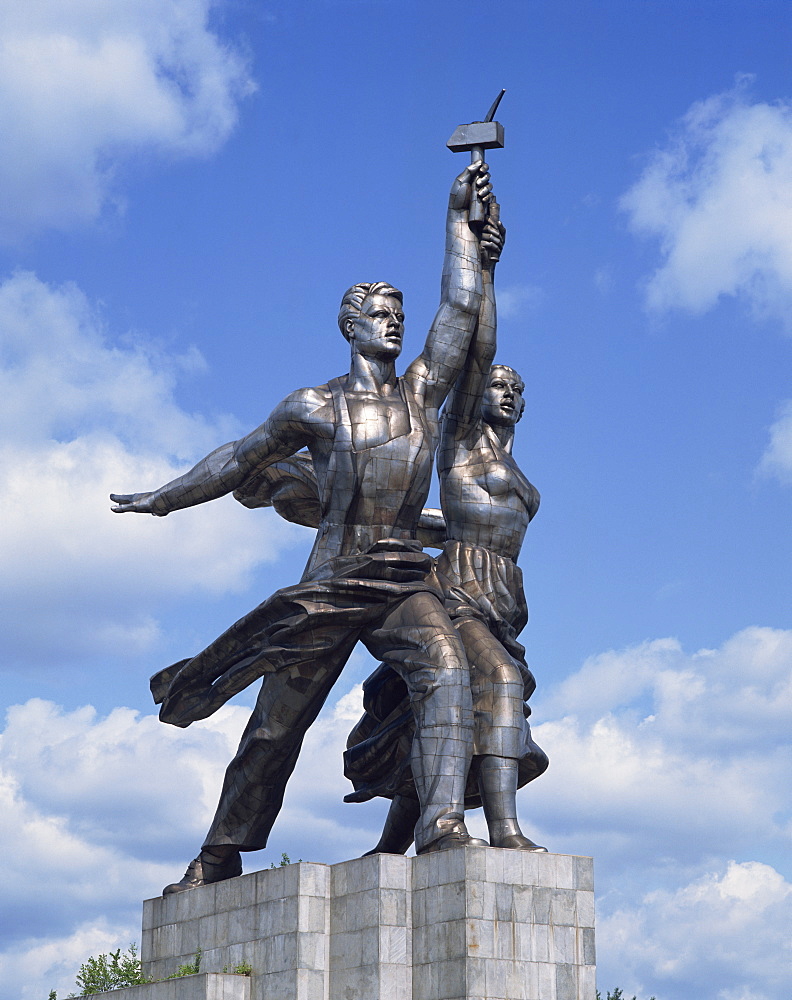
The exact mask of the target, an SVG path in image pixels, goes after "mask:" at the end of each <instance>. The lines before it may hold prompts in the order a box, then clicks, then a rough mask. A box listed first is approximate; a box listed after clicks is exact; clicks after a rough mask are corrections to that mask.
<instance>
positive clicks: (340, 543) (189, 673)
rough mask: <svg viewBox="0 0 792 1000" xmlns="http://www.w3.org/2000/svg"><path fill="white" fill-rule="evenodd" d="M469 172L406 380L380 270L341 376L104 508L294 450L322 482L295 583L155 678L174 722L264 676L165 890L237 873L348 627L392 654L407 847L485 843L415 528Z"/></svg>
mask: <svg viewBox="0 0 792 1000" xmlns="http://www.w3.org/2000/svg"><path fill="white" fill-rule="evenodd" d="M472 185H475V186H476V188H477V191H478V194H479V197H480V198H483V199H487V198H488V197H489V195H490V190H491V188H490V185H489V175H488V173H487V168H486V166H485V165H484V164H481V163H476V164H473V165H471V166H470V167H468V168H467V169H466V170H465V171H464V172H463V173H462V174H461V175H460V176H459V177H458V178H457V179H456V180H455V181H454V184H453V186H452V189H451V195H450V198H449V208H448V216H447V225H446V253H445V262H444V268H443V280H442V294H441V304H440V308H439V310H438V313H437V316H436V317H435V320H434V323H433V324H432V328H431V330H430V332H429V336H428V338H427V341H426V345H425V347H424V350H423V353H422V354H421V355H420V356H419V357H418V358H417V359H416V360H415V361H414V362H413V363H412V364H411V365H410V366H409V368H408V369H407V371H406V373H405V374H404V375H403V376H402V377H400V378H397V376H396V374H395V370H394V363H395V360H396V358H397V357H398V356H399V354H400V352H401V347H402V335H403V329H404V327H403V321H404V315H403V313H402V296H401V293H400V292H399V291H397V290H396V289H394V288H392V287H391V286H389V285H386V284H384V283H379V284H374V285H368V284H361V285H355V286H353V287H352V288H351V289H349V291H348V292H347V293H346V295H345V296H344V299H343V302H342V305H341V312H340V314H339V326H340V327H341V331H342V333H343V334H344V336H345V337H346V339H347V340H348V341H349V343H350V347H351V354H352V357H351V367H350V371H349V374H348V375H347V376H344V377H341V378H338V379H333V380H331V381H330V382H329V383H327V384H326V385H323V386H319V387H317V388H310V389H299V390H297V391H296V392H293V393H291V395H289V396H287V397H286V399H285V400H284V401H283V402H282V403H280V404H279V405H278V406H277V407H276V408H275V410H274V411H273V413H272V414H271V415H270V417H269V418H268V419H267V420H266V421H265V422H264V423H263V424H262V425H261V426H260V427H259V428H257V429H256V430H255V431H253V432H252V433H251V434H249V435H248V436H247V437H245V438H242V439H241V440H240V441H237V442H232V443H231V444H229V445H224V446H222V447H221V448H219V449H217V450H216V451H215V452H212V454H211V455H209V456H207V458H205V459H204V460H203V461H202V462H200V463H199V464H198V465H197V466H195V468H194V469H192V470H191V471H190V472H188V473H186V474H185V475H184V476H181V477H180V478H178V479H176V480H174V481H173V482H172V483H169V484H167V485H166V486H164V487H162V488H161V489H159V490H156V491H154V492H153V493H141V494H133V495H129V496H117V495H112V497H111V499H113V500H115V501H116V503H117V506H116V507H114V508H113V509H114V510H115V511H116V512H117V513H125V512H128V511H133V512H138V513H151V514H156V515H160V516H162V515H165V514H168V513H170V512H171V511H173V510H177V509H179V508H182V507H187V506H191V505H193V504H197V503H203V502H206V501H208V500H212V499H215V498H216V497H219V496H222V495H224V494H226V493H230V492H232V491H233V490H237V489H239V488H240V487H243V486H244V484H245V483H248V482H250V480H251V478H255V476H256V475H258V474H260V473H261V471H262V470H263V469H265V468H266V467H267V466H270V465H272V464H273V463H275V462H277V461H279V460H282V459H285V458H287V457H288V456H291V455H294V454H295V453H296V452H297V451H298V450H299V449H301V448H303V447H307V448H308V449H309V451H310V453H311V458H312V460H313V465H314V469H315V472H316V477H317V482H318V488H319V495H320V507H321V518H322V519H321V524H320V526H319V530H318V532H317V537H316V542H315V544H314V547H313V551H312V553H311V556H310V558H309V560H308V565H307V567H306V570H305V572H304V574H303V578H302V580H301V582H300V583H299V584H297V585H296V586H295V587H289V588H285V589H284V590H281V591H279V592H278V593H276V594H275V595H273V597H271V598H270V599H269V600H267V601H265V602H264V603H263V604H262V605H260V606H259V607H258V608H256V609H255V610H254V611H253V612H251V613H250V614H249V615H247V616H245V618H243V619H241V620H240V621H239V622H237V623H236V624H235V625H234V626H232V627H231V628H230V629H229V630H228V631H227V632H226V633H225V634H224V635H222V636H221V637H220V638H219V639H217V640H216V641H215V642H214V643H212V644H211V645H210V646H209V647H208V648H207V649H206V650H204V651H203V652H202V653H199V654H198V656H196V657H193V658H192V659H189V660H184V661H181V662H180V663H177V664H174V665H173V667H170V668H167V669H166V670H164V671H161V672H160V674H158V675H155V677H154V678H152V691H153V693H154V696H155V700H157V701H158V702H162V709H161V712H160V718H161V719H163V721H166V722H171V723H173V724H174V725H181V726H186V725H189V724H190V722H193V721H195V720H197V719H201V718H206V717H207V716H208V715H210V714H211V713H212V712H213V711H215V710H216V709H217V708H218V707H219V706H220V705H222V704H223V703H224V702H225V701H226V700H227V699H228V698H230V697H231V696H232V695H233V694H235V693H237V692H238V691H240V690H242V689H243V688H244V687H246V686H247V685H248V684H249V683H251V682H252V681H253V680H254V679H256V678H257V677H261V676H262V675H263V676H264V683H263V685H262V689H261V692H260V694H259V697H258V701H257V703H256V707H255V709H254V712H253V715H252V717H251V720H250V723H249V724H248V727H247V729H246V730H245V733H244V734H243V737H242V742H241V744H240V747H239V751H238V753H237V756H236V757H235V758H234V760H233V761H232V762H231V764H230V765H229V768H228V770H227V772H226V778H225V782H224V786H223V791H222V794H221V798H220V804H219V806H218V809H217V813H216V815H215V819H214V821H213V823H212V826H211V828H210V830H209V833H208V834H207V837H206V840H205V841H204V845H203V848H202V851H201V854H200V855H199V856H198V857H197V858H196V859H195V860H194V861H193V862H191V864H190V866H189V867H188V869H187V873H186V874H185V876H184V878H183V879H182V880H181V882H179V883H175V884H174V885H171V886H168V887H167V888H166V890H165V891H166V892H174V891H181V890H183V889H188V888H192V887H193V886H195V885H203V884H204V883H207V882H215V881H220V880H222V879H225V878H230V877H232V876H234V875H238V874H240V872H241V859H240V853H239V852H240V851H242V850H258V849H260V848H262V847H264V846H265V845H266V842H267V836H268V834H269V831H270V829H271V827H272V824H273V823H274V821H275V818H276V816H277V814H278V812H279V810H280V807H281V804H282V801H283V793H284V790H285V786H286V782H287V780H288V778H289V776H290V775H291V772H292V770H293V769H294V766H295V763H296V761H297V757H298V754H299V751H300V747H301V744H302V739H303V737H304V735H305V732H306V731H307V729H308V727H309V726H310V725H311V723H312V722H313V721H314V719H315V718H316V716H317V715H318V713H319V710H320V709H321V707H322V705H323V703H324V701H325V699H326V697H327V695H328V693H329V691H330V688H331V687H332V685H333V684H334V683H335V681H336V680H337V678H338V676H339V674H340V673H341V670H342V669H343V667H344V665H345V663H346V661H347V659H348V658H349V655H350V653H351V652H352V649H353V647H354V645H355V643H356V642H357V640H358V639H360V640H361V641H363V642H364V643H365V644H366V646H367V647H368V649H369V650H370V651H371V652H372V653H373V654H374V655H375V656H377V657H378V658H382V659H388V660H389V662H391V663H393V664H394V665H395V667H396V669H397V670H398V671H399V673H400V674H401V675H402V676H403V677H404V680H405V682H406V683H407V686H408V689H409V691H410V696H411V700H412V705H413V709H414V712H415V722H416V735H415V741H414V747H413V752H412V762H413V773H414V776H415V781H416V787H417V790H418V798H419V802H420V806H421V810H420V817H419V819H418V822H417V824H416V827H415V841H416V848H417V850H419V851H421V852H425V851H429V850H439V849H445V848H448V847H455V846H459V845H464V844H470V843H478V844H480V843H483V842H481V841H474V840H473V839H472V838H470V837H469V835H468V834H467V831H466V829H465V826H464V805H463V799H464V788H465V780H466V776H467V771H468V768H469V765H470V754H471V745H472V708H471V699H470V690H469V685H468V682H467V662H466V659H465V653H464V649H463V648H462V645H461V643H460V641H459V639H458V637H457V635H456V632H455V630H454V628H453V626H452V625H451V623H450V620H449V619H448V616H447V614H446V612H445V611H444V609H443V607H442V603H441V601H440V598H439V596H438V594H437V592H436V591H435V590H433V588H432V586H431V584H428V583H426V582H425V575H426V573H427V571H428V569H429V567H430V560H429V557H428V556H426V555H424V553H423V552H422V551H421V546H420V543H418V542H416V541H415V530H416V526H417V523H418V518H419V516H420V513H421V509H422V507H423V505H424V502H425V500H426V496H427V493H428V489H429V482H430V477H431V469H432V456H433V453H434V450H435V447H436V445H437V440H438V411H439V407H440V406H441V405H442V403H443V401H444V400H445V398H446V396H447V395H448V393H449V391H450V389H451V386H452V385H453V384H454V381H455V379H456V377H457V375H458V374H459V372H460V370H461V368H462V365H463V363H464V360H465V357H466V355H467V350H468V344H469V341H470V337H471V334H472V332H473V329H474V327H475V324H476V317H477V316H478V311H479V305H480V301H481V264H480V259H479V245H478V242H477V240H476V238H475V236H474V234H473V233H472V231H471V230H470V227H469V226H468V218H467V216H468V206H469V204H470V191H471V186H472ZM482 245H483V244H482Z"/></svg>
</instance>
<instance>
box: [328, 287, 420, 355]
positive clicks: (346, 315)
mask: <svg viewBox="0 0 792 1000" xmlns="http://www.w3.org/2000/svg"><path fill="white" fill-rule="evenodd" d="M369 295H392V296H393V298H394V299H398V300H399V302H402V303H403V302H404V296H403V295H402V293H401V292H400V291H399V289H398V288H394V287H393V285H389V284H388V282H387V281H374V282H370V281H361V282H360V284H357V285H353V286H352V287H351V288H348V289H347V290H346V292H344V297H343V299H341V309H340V311H339V313H338V327H339V329H340V330H341V333H343V335H344V338H345V339H346V340H349V334H348V333H347V331H346V324H347V320H350V319H357V318H358V316H359V315H360V312H361V310H362V309H363V302H364V301H365V299H367V298H368V296H369Z"/></svg>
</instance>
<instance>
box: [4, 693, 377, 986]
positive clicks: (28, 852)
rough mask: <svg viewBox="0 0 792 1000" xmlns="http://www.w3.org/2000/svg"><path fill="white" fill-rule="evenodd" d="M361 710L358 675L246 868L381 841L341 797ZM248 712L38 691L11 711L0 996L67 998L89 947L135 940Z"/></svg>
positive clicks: (321, 727) (192, 850)
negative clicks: (78, 704)
mask: <svg viewBox="0 0 792 1000" xmlns="http://www.w3.org/2000/svg"><path fill="white" fill-rule="evenodd" d="M361 710H362V691H361V687H360V685H357V686H355V687H354V688H353V689H352V690H351V691H348V692H346V693H342V694H340V696H339V698H338V700H337V702H336V703H335V704H334V705H331V706H330V707H329V708H328V710H327V712H326V713H324V714H323V715H322V716H321V717H320V719H319V720H318V721H317V723H315V724H314V726H313V727H312V729H311V730H310V732H309V734H308V737H307V738H306V741H305V745H304V748H303V752H302V755H301V759H300V763H299V765H298V769H297V772H296V773H295V775H294V778H293V780H292V781H291V782H290V784H289V789H288V793H287V797H286V803H285V807H284V810H283V813H282V815H281V817H280V818H279V821H278V824H277V826H276V836H277V842H278V845H280V846H277V847H273V848H272V849H271V850H269V851H268V852H267V854H266V855H261V854H254V855H253V856H252V863H251V864H249V866H248V867H249V868H252V869H253V870H255V868H256V867H261V866H262V865H264V864H266V863H267V861H270V860H271V861H275V860H277V859H278V857H279V852H280V851H282V850H288V852H289V853H290V854H291V856H292V858H293V859H296V858H297V857H299V856H303V857H306V858H311V859H312V860H313V859H319V860H325V859H332V860H335V859H341V858H346V857H350V856H355V855H356V854H360V853H362V852H363V851H364V850H366V849H367V848H368V847H370V846H371V845H372V844H373V843H374V842H375V841H376V836H377V833H376V832H374V831H372V830H370V829H369V830H366V828H365V825H364V824H365V821H366V819H368V820H369V821H370V820H371V818H372V813H371V811H366V810H363V809H361V808H360V807H358V808H357V809H356V808H355V807H353V806H344V805H343V804H341V799H342V797H343V795H344V794H345V793H346V792H347V791H348V790H349V784H348V782H346V780H345V779H344V778H343V773H342V762H341V754H342V750H343V747H344V745H345V741H346V736H347V734H348V732H349V730H350V729H351V727H352V725H353V724H354V722H356V721H357V719H358V718H359V715H360V712H361ZM248 714H249V713H248V710H247V709H245V708H242V707H239V706H226V707H225V708H223V709H221V710H220V711H219V712H218V713H217V714H216V715H215V716H213V717H212V718H211V719H208V720H206V721H204V722H201V723H196V724H194V725H192V726H190V727H189V728H187V729H185V730H181V729H176V728H174V727H172V726H165V725H162V723H160V722H159V720H158V719H157V717H156V716H154V715H141V714H140V713H138V712H134V711H132V710H130V709H126V708H117V709H114V710H113V711H112V712H110V713H109V714H108V715H107V716H105V717H99V716H98V715H97V713H96V711H95V710H94V709H93V708H91V707H90V706H86V707H84V708H81V709H78V710H76V711H72V712H65V711H64V710H63V709H61V708H60V707H59V706H57V705H54V704H53V703H51V702H46V701H42V700H41V699H32V700H30V701H28V702H27V703H25V704H24V705H16V706H14V707H12V708H11V709H10V711H9V713H8V717H7V723H6V728H5V731H4V732H3V733H2V735H0V840H2V842H3V849H4V851H5V852H6V855H7V856H8V857H13V859H14V864H13V866H9V867H8V868H7V869H6V871H5V872H4V881H3V893H2V902H0V926H2V927H3V929H4V930H3V943H2V945H1V946H0V983H1V984H2V986H0V1000H17V998H19V997H22V998H23V1000H39V998H40V997H44V996H46V995H47V992H48V991H49V990H50V989H52V988H57V989H58V990H59V991H64V992H63V993H61V995H64V993H65V991H67V990H69V989H71V988H73V986H74V975H75V972H76V970H77V968H78V966H79V965H80V964H81V963H82V962H84V961H85V959H86V958H87V957H88V956H89V955H91V954H94V955H95V954H97V953H99V952H102V951H105V952H106V951H108V950H110V949H115V948H117V947H122V948H123V947H126V945H127V944H128V943H129V942H130V941H138V942H139V941H140V907H141V901H142V900H143V899H145V898H148V897H150V896H153V895H156V894H157V893H159V892H160V891H161V888H162V886H163V885H165V884H166V883H168V882H171V881H173V880H174V879H177V878H179V877H180V876H181V874H182V872H183V871H184V868H185V867H186V865H187V862H188V861H189V860H190V858H192V857H193V856H194V855H195V854H196V853H197V851H198V848H199V846H200V844H201V841H202V839H203V836H204V834H205V832H206V829H207V828H208V826H209V822H210V820H211V818H212V815H213V814H214V809H215V806H216V804H217V796H218V793H219V790H220V787H221V784H222V778H223V773H224V769H225V767H226V765H227V764H228V762H229V760H230V759H231V757H232V756H233V754H234V752H235V750H236V746H237V742H238V740H239V736H240V734H241V732H242V729H243V728H244V725H245V723H246V721H247V717H248ZM65 775H68V780H64V776H65ZM334 807H338V810H340V818H339V817H338V816H334V815H333V810H334ZM338 810H337V811H338ZM361 821H362V822H361ZM31 886H35V892H31Z"/></svg>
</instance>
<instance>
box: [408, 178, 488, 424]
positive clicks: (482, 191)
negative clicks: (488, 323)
mask: <svg viewBox="0 0 792 1000" xmlns="http://www.w3.org/2000/svg"><path fill="white" fill-rule="evenodd" d="M473 184H475V185H476V189H477V191H478V194H479V197H480V198H481V199H482V200H483V201H486V200H487V199H488V198H489V193H490V190H491V188H490V182H489V173H488V170H487V165H486V164H485V163H481V162H480V161H479V162H477V163H473V164H471V165H470V166H469V167H466V168H465V170H464V171H463V172H462V173H461V174H460V175H459V177H457V178H456V180H455V181H454V183H453V185H452V187H451V194H450V196H449V199H448V215H447V217H446V249H445V259H444V263H443V279H442V284H441V294H440V308H439V309H438V311H437V315H436V316H435V318H434V322H433V323H432V326H431V329H430V330H429V335H428V337H427V338H426V344H425V345H424V349H423V352H422V353H421V355H420V357H418V358H416V359H415V361H413V363H412V364H411V365H410V366H409V368H408V369H407V371H406V372H405V375H404V377H405V379H407V380H408V381H410V382H412V383H413V387H414V390H415V391H416V392H420V391H422V390H423V392H424V394H425V395H424V399H425V402H426V405H427V407H439V406H440V405H441V404H442V403H443V401H444V400H445V398H446V396H447V395H448V393H449V392H450V390H451V386H452V385H453V384H454V382H455V381H456V378H457V376H458V375H459V373H460V371H461V370H462V365H463V364H464V362H465V358H466V357H467V353H468V346H469V344H470V338H471V336H472V334H473V330H474V329H475V326H476V320H477V317H478V313H479V306H480V304H481V261H480V257H479V247H478V240H477V238H476V236H475V234H474V233H473V231H472V230H471V228H470V226H469V225H468V208H469V205H470V191H471V185H473Z"/></svg>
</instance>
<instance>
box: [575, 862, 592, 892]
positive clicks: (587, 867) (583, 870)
mask: <svg viewBox="0 0 792 1000" xmlns="http://www.w3.org/2000/svg"><path fill="white" fill-rule="evenodd" d="M575 871H576V878H575V888H576V889H588V890H589V891H591V892H593V891H594V859H593V858H581V857H576V858H575Z"/></svg>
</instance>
